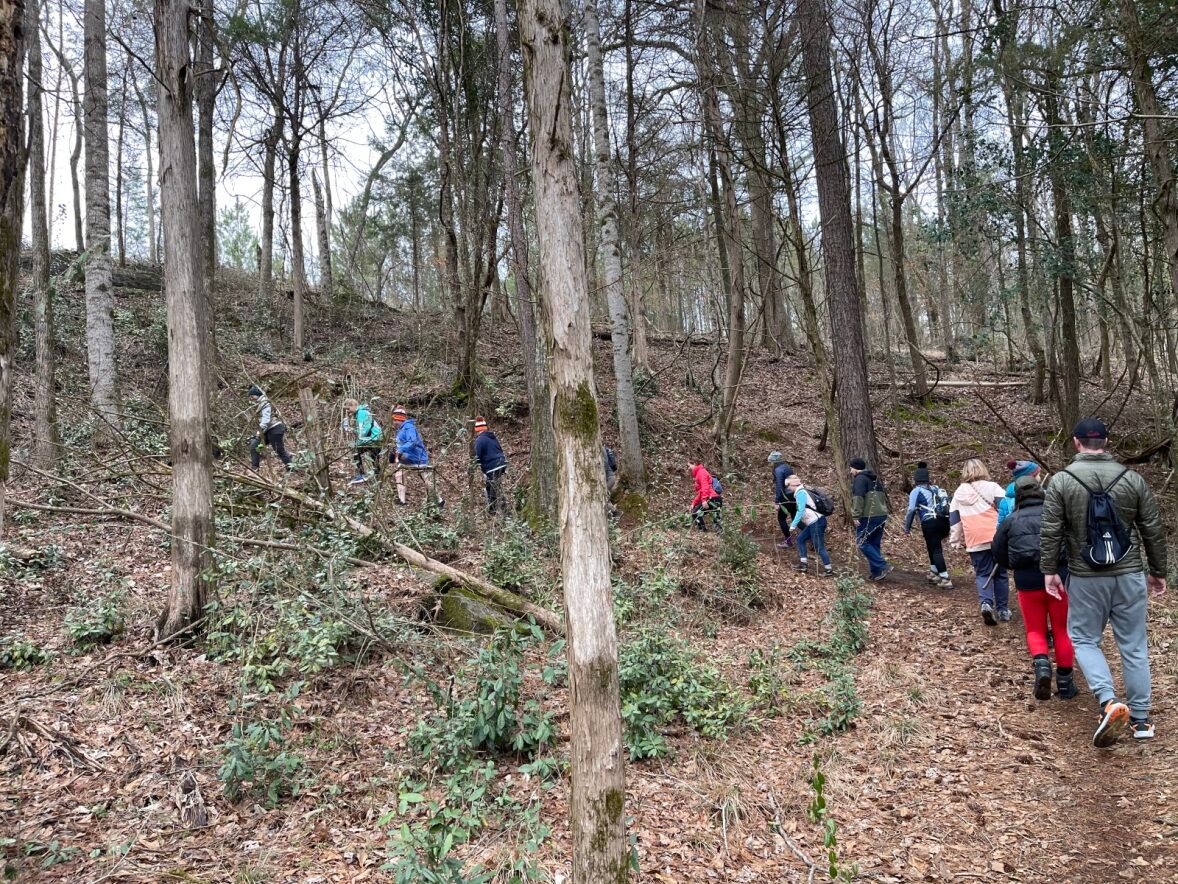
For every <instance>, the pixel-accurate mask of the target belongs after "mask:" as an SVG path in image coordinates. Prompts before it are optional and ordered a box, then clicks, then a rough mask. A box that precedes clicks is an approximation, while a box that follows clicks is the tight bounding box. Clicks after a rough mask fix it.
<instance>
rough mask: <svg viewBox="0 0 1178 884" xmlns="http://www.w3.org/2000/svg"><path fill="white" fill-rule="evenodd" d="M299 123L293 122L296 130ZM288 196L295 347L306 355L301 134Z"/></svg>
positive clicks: (293, 149)
mask: <svg viewBox="0 0 1178 884" xmlns="http://www.w3.org/2000/svg"><path fill="white" fill-rule="evenodd" d="M297 128H298V122H297V121H294V122H292V129H297ZM287 163H288V165H287V174H288V176H289V177H288V180H287V188H288V190H287V194H288V198H289V200H290V276H291V287H292V288H293V289H294V311H293V312H294V318H293V329H292V332H291V347H292V348H293V350H294V352H295V354H296V355H302V354H303V352H304V349H305V347H306V341H305V337H306V335H305V330H304V318H303V309H304V305H305V304H306V300H307V264H306V260H305V259H304V257H303V196H302V191H301V190H300V184H299V142H298V133H297V132H296V133H294V134H293V135H292V137H291V142H290V149H289V153H288V156H287Z"/></svg>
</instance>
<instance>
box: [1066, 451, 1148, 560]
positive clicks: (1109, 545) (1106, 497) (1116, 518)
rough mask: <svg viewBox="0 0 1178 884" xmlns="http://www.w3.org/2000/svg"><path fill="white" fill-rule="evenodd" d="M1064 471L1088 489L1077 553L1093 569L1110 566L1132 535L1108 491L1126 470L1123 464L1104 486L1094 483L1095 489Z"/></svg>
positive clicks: (1130, 544) (1129, 544)
mask: <svg viewBox="0 0 1178 884" xmlns="http://www.w3.org/2000/svg"><path fill="white" fill-rule="evenodd" d="M1064 472H1065V473H1067V474H1068V475H1069V476H1071V477H1072V478H1073V479H1075V480H1076V481H1077V482H1079V483H1080V487H1082V488H1083V489H1084V490H1085V491H1087V492H1088V536H1087V538H1086V539H1085V540H1084V543H1083V545H1082V546H1081V548H1080V554H1081V555H1082V556H1083V557H1084V560H1085V561H1087V562H1088V564H1089V565H1091V566H1092V567H1093V568H1096V569H1097V570H1103V569H1104V568H1111V567H1112V566H1113V565H1115V564H1117V562H1119V561H1121V559H1123V558H1125V556H1127V555H1128V554H1129V550H1130V549H1131V548H1132V547H1133V538H1132V537H1131V536H1130V534H1129V529H1128V528H1126V527H1125V523H1124V522H1122V521H1121V513H1120V511H1119V510H1118V509H1117V502H1116V501H1115V500H1113V497H1112V495H1111V494H1109V492H1110V491H1112V490H1113V486H1114V485H1116V484H1117V483H1118V482H1120V481H1121V479H1123V478H1124V476H1125V473H1127V472H1129V469H1128V467H1126V468H1125V469H1123V470H1121V472H1120V474H1119V475H1118V476H1117V477H1116V478H1115V479H1113V480H1112V481H1111V482H1109V483H1108V487H1107V488H1101V487H1099V486H1097V488H1096V489H1095V490H1093V489H1092V488H1089V487H1088V485H1087V483H1085V482H1084V480H1083V479H1081V478H1080V477H1079V476H1077V475H1076V474H1075V473H1073V472H1072V471H1071V470H1069V469H1066V468H1065V469H1064Z"/></svg>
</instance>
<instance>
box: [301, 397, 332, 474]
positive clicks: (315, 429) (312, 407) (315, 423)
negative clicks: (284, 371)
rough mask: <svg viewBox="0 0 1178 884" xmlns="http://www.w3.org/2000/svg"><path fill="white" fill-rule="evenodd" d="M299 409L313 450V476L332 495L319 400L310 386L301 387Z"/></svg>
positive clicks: (304, 429) (305, 435)
mask: <svg viewBox="0 0 1178 884" xmlns="http://www.w3.org/2000/svg"><path fill="white" fill-rule="evenodd" d="M299 407H300V408H302V410H303V438H305V439H306V440H307V448H309V449H310V450H311V475H312V477H313V478H314V479H315V482H316V484H318V486H319V488H320V490H321V491H324V492H326V493H327V494H328V495H330V494H331V473H330V472H329V471H328V463H327V442H326V440H325V439H324V438H323V422H322V421H321V420H320V419H319V400H318V399H317V398H316V396H315V393H314V392H313V391H312V390H311V388H310V387H308V386H300V387H299Z"/></svg>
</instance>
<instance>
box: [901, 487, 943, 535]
mask: <svg viewBox="0 0 1178 884" xmlns="http://www.w3.org/2000/svg"><path fill="white" fill-rule="evenodd" d="M935 503H936V493H935V492H934V491H933V486H932V485H929V484H928V483H922V484H920V485H917V486H916V487H915V488H913V489H912V490H911V491H910V492H909V493H908V512H907V513H906V514H905V516H904V533H905V534H907V533H908V532H909V531H911V530H912V523H913V521H914V520H915V519H916V517H917V516H918V515H919V516H920V521H921V522H927V521H928V520H929V519H935V518H936V517H937V514H936V512H934V510H933V504H935Z"/></svg>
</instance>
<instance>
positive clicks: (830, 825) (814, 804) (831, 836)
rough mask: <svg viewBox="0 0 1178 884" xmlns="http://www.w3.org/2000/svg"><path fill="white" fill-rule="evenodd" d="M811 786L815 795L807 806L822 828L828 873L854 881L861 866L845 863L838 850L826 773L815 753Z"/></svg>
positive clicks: (807, 811)
mask: <svg viewBox="0 0 1178 884" xmlns="http://www.w3.org/2000/svg"><path fill="white" fill-rule="evenodd" d="M810 788H811V790H813V792H814V797H813V798H811V799H810V804H809V805H808V806H807V807H806V815H807V816H808V817H809V818H810V822H812V823H816V824H817V825H818V826H820V827H821V828H822V846H823V848H824V849H825V850H826V864H827V868H826V871H827V874H829V875H830V880H831V881H852V880H854V879H855V878H856V877H858V875H859V866H858V865H857V864H853V865H850V866H846V865H843V863H842V860H841V858H840V857H839V850H838V825H837V824H836V823H835V821H834V817H832V816H831V815H830V812H829V810H828V809H827V806H826V774H824V773H823V772H822V760H821V759H820V758H819V757H818V754H817V753H815V754H814V758H813V767H812V768H811V772H810Z"/></svg>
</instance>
